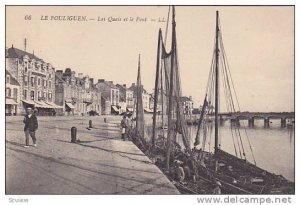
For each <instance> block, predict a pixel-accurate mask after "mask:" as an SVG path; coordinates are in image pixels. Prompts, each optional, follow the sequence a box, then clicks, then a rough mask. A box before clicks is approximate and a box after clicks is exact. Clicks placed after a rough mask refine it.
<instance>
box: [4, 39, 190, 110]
mask: <svg viewBox="0 0 300 205" xmlns="http://www.w3.org/2000/svg"><path fill="white" fill-rule="evenodd" d="M5 76H6V81H5V82H6V98H5V100H6V102H5V113H6V115H23V114H24V113H25V112H26V108H27V107H31V108H34V109H35V110H36V112H37V114H38V115H88V114H90V115H94V114H102V115H110V114H121V113H123V112H126V111H133V109H134V103H135V96H136V85H135V84H134V83H132V85H131V86H130V87H127V86H126V85H125V84H114V83H113V81H106V80H105V79H97V80H94V78H91V77H89V76H88V75H83V74H82V73H78V74H76V72H75V71H72V70H71V69H70V68H66V69H65V70H64V71H63V70H56V69H55V68H54V67H53V66H52V65H51V64H50V63H48V62H45V61H44V60H43V59H41V58H39V57H37V56H36V55H35V54H34V53H29V52H26V51H24V50H21V49H18V48H14V47H13V45H12V46H11V47H10V48H7V49H6V69H5ZM153 100H154V99H153V97H152V94H149V93H148V92H147V91H146V90H145V89H143V103H144V110H145V111H146V112H152V110H153ZM184 105H185V106H186V107H188V109H190V108H192V101H191V99H190V98H187V101H186V102H184Z"/></svg>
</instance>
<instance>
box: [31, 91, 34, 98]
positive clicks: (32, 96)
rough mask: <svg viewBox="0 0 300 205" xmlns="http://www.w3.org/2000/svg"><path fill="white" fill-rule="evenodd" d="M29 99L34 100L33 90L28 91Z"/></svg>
mask: <svg viewBox="0 0 300 205" xmlns="http://www.w3.org/2000/svg"><path fill="white" fill-rule="evenodd" d="M30 99H31V100H34V91H33V90H32V91H30Z"/></svg>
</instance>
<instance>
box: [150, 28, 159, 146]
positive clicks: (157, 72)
mask: <svg viewBox="0 0 300 205" xmlns="http://www.w3.org/2000/svg"><path fill="white" fill-rule="evenodd" d="M160 42H161V29H159V32H158V43H157V59H156V76H155V88H154V109H153V126H152V147H154V146H155V136H156V114H157V99H158V81H159V65H160V49H161V48H160V47H161V46H160Z"/></svg>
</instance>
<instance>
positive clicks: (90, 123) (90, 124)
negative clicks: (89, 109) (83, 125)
mask: <svg viewBox="0 0 300 205" xmlns="http://www.w3.org/2000/svg"><path fill="white" fill-rule="evenodd" d="M92 127H93V121H92V120H90V121H89V128H92Z"/></svg>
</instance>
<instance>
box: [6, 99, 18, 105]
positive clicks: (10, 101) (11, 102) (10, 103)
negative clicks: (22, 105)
mask: <svg viewBox="0 0 300 205" xmlns="http://www.w3.org/2000/svg"><path fill="white" fill-rule="evenodd" d="M17 104H18V103H17V102H16V101H15V100H14V99H10V98H5V105H17Z"/></svg>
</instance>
